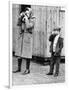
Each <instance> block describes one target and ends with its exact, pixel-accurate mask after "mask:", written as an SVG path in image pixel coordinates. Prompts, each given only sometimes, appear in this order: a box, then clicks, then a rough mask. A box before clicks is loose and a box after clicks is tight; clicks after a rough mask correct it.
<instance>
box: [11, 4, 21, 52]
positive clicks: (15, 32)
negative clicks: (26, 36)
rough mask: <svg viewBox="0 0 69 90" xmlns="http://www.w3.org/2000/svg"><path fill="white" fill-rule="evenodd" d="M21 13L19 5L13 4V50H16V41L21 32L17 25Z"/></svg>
mask: <svg viewBox="0 0 69 90" xmlns="http://www.w3.org/2000/svg"><path fill="white" fill-rule="evenodd" d="M18 15H19V5H17V4H12V29H13V30H12V32H13V50H14V51H15V50H16V43H17V38H18V34H19V27H17V20H18Z"/></svg>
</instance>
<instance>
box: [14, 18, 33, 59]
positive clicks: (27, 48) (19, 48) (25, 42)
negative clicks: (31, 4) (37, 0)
mask: <svg viewBox="0 0 69 90" xmlns="http://www.w3.org/2000/svg"><path fill="white" fill-rule="evenodd" d="M33 29H34V20H33V19H32V18H31V19H30V20H29V22H28V23H26V24H22V30H24V33H23V34H22V36H21V37H20V38H19V39H18V40H17V43H16V50H15V55H16V56H19V57H23V58H32V48H33V47H32V45H33V38H32V35H33Z"/></svg>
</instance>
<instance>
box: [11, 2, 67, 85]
mask: <svg viewBox="0 0 69 90" xmlns="http://www.w3.org/2000/svg"><path fill="white" fill-rule="evenodd" d="M64 82H65V7H64V6H48V5H32V4H16V3H14V4H12V85H13V86H16V85H35V84H49V83H64Z"/></svg>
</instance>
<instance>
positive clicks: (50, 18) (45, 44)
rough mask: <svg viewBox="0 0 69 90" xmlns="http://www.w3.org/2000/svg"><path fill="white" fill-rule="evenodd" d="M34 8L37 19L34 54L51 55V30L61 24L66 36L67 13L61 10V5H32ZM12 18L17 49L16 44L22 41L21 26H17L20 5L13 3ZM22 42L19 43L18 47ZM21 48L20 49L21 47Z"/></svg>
mask: <svg viewBox="0 0 69 90" xmlns="http://www.w3.org/2000/svg"><path fill="white" fill-rule="evenodd" d="M31 8H32V9H33V13H34V16H35V17H36V19H35V27H34V32H33V55H36V56H42V57H50V52H49V46H50V42H49V36H50V34H51V31H52V30H53V29H54V27H56V26H59V25H60V26H61V27H62V29H61V30H62V31H61V36H62V37H63V38H64V25H65V23H64V22H65V16H64V15H65V14H64V12H59V10H61V8H60V7H49V6H47V7H45V6H36V5H33V6H31ZM12 11H13V12H12V18H13V22H12V23H13V50H14V51H15V48H16V44H18V43H20V42H21V40H20V41H18V40H17V38H18V35H19V30H20V28H19V27H18V26H17V19H18V15H19V11H20V6H19V5H15V4H14V5H13V8H12ZM19 47H20V44H19V45H18V49H19ZM19 50H20V49H19ZM64 55H65V53H64V48H63V50H62V56H64Z"/></svg>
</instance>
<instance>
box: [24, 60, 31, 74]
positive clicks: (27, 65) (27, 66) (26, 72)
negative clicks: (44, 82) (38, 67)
mask: <svg viewBox="0 0 69 90" xmlns="http://www.w3.org/2000/svg"><path fill="white" fill-rule="evenodd" d="M29 73H30V59H26V70H25V71H24V73H23V74H24V75H25V74H29Z"/></svg>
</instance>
